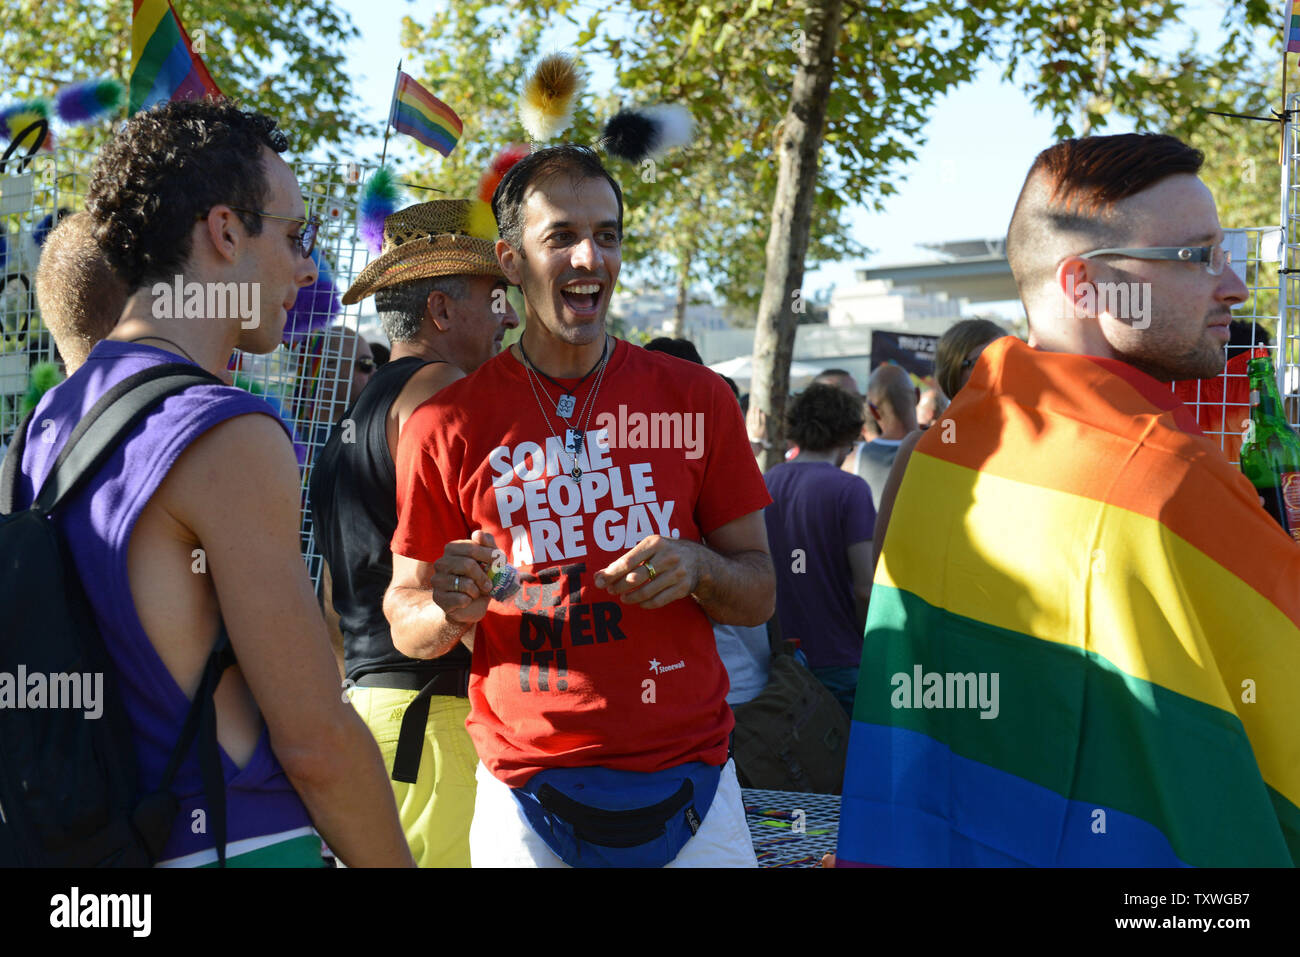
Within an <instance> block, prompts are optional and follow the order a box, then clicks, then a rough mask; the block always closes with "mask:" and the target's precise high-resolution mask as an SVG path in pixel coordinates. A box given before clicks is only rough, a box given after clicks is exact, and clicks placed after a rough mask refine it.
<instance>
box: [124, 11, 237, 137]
mask: <svg viewBox="0 0 1300 957" xmlns="http://www.w3.org/2000/svg"><path fill="white" fill-rule="evenodd" d="M209 95H211V96H220V95H221V91H220V90H219V89H217V84H216V83H215V82H213V79H212V75H211V74H210V73H208V68H207V67H206V66H204V65H203V61H202V60H201V59H199V57H198V55H197V54H196V53H195V52H194V48H193V45H192V44H191V43H190V37H189V34H188V33H186V32H185V27H184V26H183V25H182V24H181V18H180V17H179V16H177V15H176V10H175V8H174V7H173V6H172V5H171V0H134V5H133V7H132V14H131V100H130V105H129V107H128V108H127V112H128V114H130V113H135V112H136V111H137V110H147V109H149V108H150V107H152V106H157V105H158V104H159V103H166V102H168V101H169V100H187V99H191V98H196V99H197V98H202V97H204V96H209Z"/></svg>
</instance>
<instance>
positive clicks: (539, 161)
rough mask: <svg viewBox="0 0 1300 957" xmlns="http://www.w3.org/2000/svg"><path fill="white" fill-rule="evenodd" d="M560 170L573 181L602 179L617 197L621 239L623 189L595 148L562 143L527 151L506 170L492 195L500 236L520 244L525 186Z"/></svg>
mask: <svg viewBox="0 0 1300 957" xmlns="http://www.w3.org/2000/svg"><path fill="white" fill-rule="evenodd" d="M560 173H568V174H569V176H570V178H571V180H572V181H573V182H575V183H578V182H581V181H582V180H584V179H604V180H605V182H607V183H609V185H610V187H611V188H612V189H613V190H614V198H615V199H617V200H618V235H619V238H620V239H622V238H623V190H621V189H620V188H619V185H618V182H617V181H616V180H615V179H614V177H613V176H610V175H609V170H607V169H605V165H604V164H603V163H602V162H601V161H600V157H599V156H598V155H597V154H596V151H595V150H593V149H592V148H591V147H589V146H574V145H572V144H570V143H565V144H563V145H560V146H550V147H547V148H546V149H544V150H538V151H537V152H536V153H530V154H529V155H527V156H525V157H524V158H523V159H521V160H520V161H519V162H518V163H516V164H515V165H514V166H512V167H510V169H509V170H508V171H507V172H506V175H505V176H503V177H502V178H501V182H500V183H498V184H497V188H496V192H495V193H493V194H492V215H494V216H495V217H496V219H497V231H498V232H499V233H500V234H501V238H502V239H504V240H505V241H506V242H508V243H509V244H510V245H511V246H513V247H514V248H515V249H521V248H522V247H523V238H524V212H523V209H524V198H525V197H526V196H527V194H528V188H529V187H530V186H532V185H533V184H534V183H540V182H543V181H545V180H547V179H550V178H551V177H553V176H556V175H558V174H560Z"/></svg>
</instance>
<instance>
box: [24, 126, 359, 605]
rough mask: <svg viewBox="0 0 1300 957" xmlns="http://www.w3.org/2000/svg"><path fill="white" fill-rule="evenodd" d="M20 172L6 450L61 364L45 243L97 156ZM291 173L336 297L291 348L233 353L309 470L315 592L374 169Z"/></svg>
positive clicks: (313, 312)
mask: <svg viewBox="0 0 1300 957" xmlns="http://www.w3.org/2000/svg"><path fill="white" fill-rule="evenodd" d="M22 165H23V168H22V169H21V170H20V169H19V168H18V167H19V161H18V160H11V161H10V162H9V164H8V169H6V170H3V171H0V448H3V447H5V446H7V445H8V443H9V441H10V440H11V437H12V435H13V432H14V430H15V429H16V428H17V427H18V423H19V421H20V420H21V418H22V416H23V409H22V405H23V398H24V395H25V394H26V393H27V391H28V387H29V384H30V379H31V370H32V368H33V367H34V366H35V365H36V364H37V363H41V362H54V361H56V359H57V355H56V352H55V348H54V341H53V338H52V336H51V335H50V333H49V331H48V329H46V327H45V325H44V323H43V322H42V321H41V316H40V310H39V308H38V306H37V302H36V295H35V276H36V269H37V266H38V263H39V261H40V251H41V243H42V242H43V240H44V234H45V233H46V232H48V230H49V228H50V227H51V226H52V225H53V224H54V223H55V222H56V221H57V219H56V217H58V216H60V215H65V214H66V213H67V212H75V211H78V210H80V209H82V208H83V206H84V201H85V195H86V192H87V189H88V187H89V185H90V174H91V171H92V168H93V165H94V155H93V154H90V153H85V152H81V151H76V150H70V149H64V148H56V149H55V150H54V151H52V152H46V153H38V154H37V155H35V156H33V157H32V158H31V159H30V161H29V162H28V163H24V164H22ZM294 169H295V172H296V173H297V175H298V180H299V183H300V185H301V187H302V192H303V196H304V198H305V199H306V200H307V203H308V211H309V213H311V214H316V215H319V216H320V218H321V221H322V225H321V230H320V233H319V234H318V236H317V240H316V252H315V253H314V255H315V256H316V257H317V260H318V266H320V267H322V270H324V269H328V271H329V273H330V275H331V277H332V284H333V285H332V290H331V288H329V287H326V286H325V285H323V284H320V283H321V281H320V280H318V284H320V285H318V288H317V295H314V296H310V297H309V296H300V298H299V301H298V308H296V309H295V310H294V313H295V321H294V324H293V325H294V328H297V329H305V328H312V329H314V331H312V332H311V333H310V334H307V333H306V332H305V331H304V332H303V333H302V334H291V333H290V331H289V330H286V342H285V343H284V344H282V345H280V346H279V347H278V348H277V349H276V350H275V351H274V352H272V353H270V354H268V355H253V354H251V353H241V352H239V351H236V352H235V354H234V356H233V357H232V364H231V368H232V370H233V374H234V378H235V384H236V385H238V386H240V387H241V388H244V389H246V390H248V391H250V392H253V393H255V394H258V395H261V396H263V397H265V398H266V399H267V400H268V402H269V403H270V404H271V405H272V406H273V408H275V410H276V411H277V412H278V413H279V414H280V416H281V418H282V419H284V421H285V422H286V424H287V425H288V426H289V427H290V428H291V429H292V431H293V434H294V444H295V448H296V452H297V456H298V461H299V464H300V466H301V467H302V468H301V471H302V489H303V495H302V515H301V525H300V529H301V534H302V549H303V557H304V559H305V561H306V563H307V569H308V573H309V574H310V575H311V578H312V581H313V583H314V584H315V583H318V582H319V578H320V573H321V558H320V555H319V554H318V553H317V551H316V548H315V544H314V541H313V537H312V529H311V514H310V511H309V510H308V507H307V496H306V490H307V487H308V483H309V482H310V481H311V470H312V465H313V462H314V460H315V456H316V453H317V452H318V451H319V450H320V448H321V447H322V446H323V445H324V443H325V441H326V439H327V438H328V436H329V432H330V429H331V427H332V426H333V424H334V423H335V422H337V421H338V420H339V419H340V418H342V416H343V412H344V411H345V410H346V409H347V407H348V406H349V404H350V403H351V400H352V395H351V385H352V368H353V362H354V358H355V352H356V339H357V334H358V324H359V319H360V306H359V305H353V306H342V304H341V302H339V301H338V297H339V296H341V295H342V293H343V291H344V290H346V289H347V287H348V286H349V285H351V284H352V281H353V280H354V279H355V278H356V275H357V273H359V272H360V271H361V269H362V267H363V266H364V265H365V264H366V261H367V259H368V255H369V254H368V251H367V250H366V248H365V246H364V245H363V244H362V243H361V241H360V239H359V237H358V235H357V202H358V200H359V197H360V192H361V189H362V187H363V186H364V183H365V181H366V179H367V177H368V176H370V175H372V174H373V172H374V170H375V169H376V167H373V166H359V165H357V164H353V163H344V164H333V163H299V164H296V165H295V167H294ZM317 326H321V327H322V328H319V329H316V328H315V327H317Z"/></svg>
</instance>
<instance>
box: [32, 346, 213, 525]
mask: <svg viewBox="0 0 1300 957" xmlns="http://www.w3.org/2000/svg"><path fill="white" fill-rule="evenodd" d="M193 385H225V383H224V382H222V381H221V380H220V379H218V378H217V377H216V376H214V375H213V374H212V373H211V372H207V371H205V370H204V369H200V368H198V367H197V366H193V365H190V364H188V363H184V362H167V363H163V364H162V365H156V366H150V367H149V368H148V369H144V370H143V371H141V372H137V373H135V374H134V375H130V376H127V377H126V378H125V379H123V380H122V381H121V382H119V383H117V385H115V386H113V387H112V388H111V389H109V390H108V391H107V392H106V393H104V395H103V396H101V397H100V399H99V401H98V402H96V403H95V404H94V405H93V406H91V408H90V410H89V411H88V412H87V413H86V414H85V415H83V416H82V417H81V421H80V422H78V423H77V427H76V428H75V429H73V431H72V435H71V436H70V437H69V438H68V441H67V442H66V443H65V444H64V446H63V448H62V450H61V451H60V452H59V457H58V458H57V459H55V460H54V466H53V468H51V469H50V474H49V476H48V477H47V478H46V479H45V483H44V484H43V485H42V486H41V489H40V492H39V493H38V494H37V496H36V501H35V503H34V504H33V507H34V508H35V509H36V510H37V511H39V512H42V513H49V512H51V511H53V510H54V509H55V508H57V507H58V506H59V504H60V503H61V502H63V501H65V500H66V499H67V498H68V497H69V496H71V495H73V494H75V493H76V491H77V490H78V489H79V488H81V486H82V485H84V484H85V483H86V482H87V481H89V480H90V478H91V477H92V476H94V475H95V473H96V472H98V471H99V469H100V467H101V466H102V465H103V464H104V462H105V461H106V460H107V459H108V457H109V456H110V455H111V454H112V453H113V451H114V449H116V448H117V446H118V445H119V444H121V442H122V441H123V440H124V439H125V438H126V436H127V435H129V434H130V433H131V431H132V430H133V429H134V428H135V427H136V426H137V425H139V424H140V421H141V420H142V419H144V417H145V416H146V415H148V414H149V413H150V412H151V411H153V409H154V407H155V406H156V405H158V404H159V403H160V402H162V401H163V400H164V399H166V398H168V397H169V396H173V395H176V394H177V393H178V392H183V391H185V390H186V389H188V388H189V387H190V386H193Z"/></svg>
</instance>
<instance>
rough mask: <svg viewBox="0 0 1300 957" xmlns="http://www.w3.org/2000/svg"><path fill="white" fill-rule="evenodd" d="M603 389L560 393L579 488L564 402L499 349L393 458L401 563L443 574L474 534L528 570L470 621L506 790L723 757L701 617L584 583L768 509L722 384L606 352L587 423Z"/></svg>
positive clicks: (728, 724)
mask: <svg viewBox="0 0 1300 957" xmlns="http://www.w3.org/2000/svg"><path fill="white" fill-rule="evenodd" d="M598 376H599V372H597V373H595V374H593V375H591V376H590V377H589V378H588V379H587V380H586V382H584V383H582V385H581V386H577V382H578V380H576V379H570V380H558V381H560V382H562V383H563V384H564V385H565V386H566V387H567V388H575V387H576V388H577V393H576V397H577V409H576V410H575V412H574V414H573V415H571V416H570V417H569V421H570V422H571V423H573V426H574V428H575V429H585V438H584V441H583V443H582V449H581V451H580V452H579V453H578V457H577V465H578V467H579V468H580V469H581V470H582V474H581V477H580V478H579V479H578V480H576V481H575V479H574V478H573V476H572V474H571V471H572V468H573V464H574V463H573V459H572V458H571V456H570V455H569V454H568V453H567V452H566V451H565V443H566V441H568V436H567V435H566V432H565V425H564V422H563V420H561V419H559V418H557V417H556V415H555V406H556V402H557V400H558V398H559V391H558V390H557V389H556V388H555V386H553V385H551V384H550V383H549V382H546V380H544V379H541V378H540V377H537V378H534V379H533V382H532V384H531V385H530V382H529V376H528V374H527V372H526V370H525V367H524V366H523V365H522V364H521V363H520V362H519V361H518V360H517V359H515V358H514V357H513V356H512V355H510V354H509V352H508V351H506V352H503V353H501V354H500V355H498V356H496V357H495V358H494V359H492V360H490V361H489V362H487V363H485V364H484V365H483V366H482V367H481V368H480V369H479V370H478V371H476V372H475V373H474V374H473V375H471V376H469V377H467V378H465V379H462V380H460V381H458V382H455V383H453V384H452V385H450V386H447V387H446V388H444V389H442V390H441V391H439V392H438V393H437V394H436V395H434V396H433V398H431V399H430V400H429V401H428V402H426V403H425V404H424V405H422V406H420V408H419V409H418V410H416V412H415V413H414V414H413V415H412V416H411V418H410V420H409V421H408V422H407V424H406V426H405V427H404V428H403V429H402V437H401V441H400V443H399V446H398V454H397V509H398V524H397V531H396V533H395V534H394V535H393V541H392V549H393V552H394V553H396V554H399V555H404V556H406V557H408V558H412V559H416V560H418V561H422V562H434V561H436V560H437V559H438V558H440V557H441V556H442V553H443V550H444V548H445V547H446V544H447V542H450V541H452V540H455V539H467V538H469V536H470V533H471V532H472V531H473V530H475V529H482V530H483V531H486V532H490V533H491V534H492V536H493V538H494V539H495V541H496V543H497V545H498V547H499V548H501V549H502V550H503V551H504V552H505V555H506V559H507V560H508V561H509V562H510V564H512V565H514V567H515V568H516V569H518V571H519V578H520V581H521V582H522V587H521V588H520V590H519V591H518V592H517V593H516V594H515V596H514V597H513V598H512V599H510V600H509V601H508V602H506V603H504V604H503V603H500V602H497V601H493V602H491V603H490V604H489V606H488V612H487V615H486V616H485V617H484V618H483V620H482V621H481V622H479V624H478V629H477V631H476V633H475V637H474V660H473V669H472V673H471V677H470V685H469V700H470V715H469V720H468V721H467V727H468V729H469V733H470V737H471V738H472V739H473V741H474V746H475V748H476V749H477V751H478V755H479V758H480V760H482V762H483V764H484V765H485V766H486V767H487V769H488V770H489V771H490V772H492V774H494V775H496V777H497V778H499V779H500V780H502V781H504V782H505V783H506V784H509V785H511V786H512V787H518V786H521V785H523V784H525V783H526V782H527V781H528V779H529V778H530V777H531V776H532V775H533V774H534V773H536V772H537V771H539V770H542V769H544V768H557V767H586V766H600V767H606V768H614V769H617V770H628V771H643V772H650V771H658V770H662V769H664V768H670V767H675V766H676V765H679V764H682V763H684V762H687V761H703V762H706V763H708V764H713V765H721V764H723V763H724V762H725V761H726V759H727V738H728V735H729V734H730V732H731V728H732V725H733V719H732V715H731V709H730V708H728V707H727V703H726V694H727V688H728V683H727V674H726V670H725V669H724V668H723V665H722V662H721V660H720V659H719V658H718V652H717V646H716V644H715V642H714V637H713V628H712V625H711V623H710V621H709V619H708V617H707V616H706V615H705V614H704V612H703V610H702V609H701V608H700V607H699V605H698V604H697V603H696V602H695V601H693V600H692V599H691V598H689V597H686V598H682V599H680V600H678V601H675V602H673V603H672V604H671V605H669V606H667V607H665V608H661V609H657V610H653V611H647V610H646V609H644V608H642V607H641V606H639V605H635V604H625V603H623V602H621V601H619V600H618V598H616V597H614V596H613V595H610V594H609V593H608V592H607V591H605V590H604V589H600V588H597V587H596V586H595V584H594V579H595V575H596V572H598V571H600V570H601V569H603V568H605V567H606V566H608V565H609V564H610V563H612V562H613V561H615V560H616V559H617V558H618V557H619V556H621V555H623V554H624V553H625V552H626V551H628V550H629V549H631V548H632V547H633V546H635V545H636V544H637V543H638V542H639V541H641V540H642V539H643V538H646V537H648V536H650V535H663V536H665V537H671V538H677V537H681V538H685V539H689V540H690V541H696V542H698V541H701V539H707V538H708V536H709V535H710V534H711V533H712V532H714V531H716V530H717V529H718V528H721V527H722V526H724V525H726V524H728V523H729V522H732V521H734V520H736V519H738V518H741V517H743V516H745V515H748V514H750V513H751V512H756V511H759V510H761V509H763V508H764V507H765V506H767V505H768V504H769V503H770V502H771V498H770V497H769V496H768V494H767V488H766V486H765V485H764V483H763V476H762V474H761V473H760V472H759V470H758V465H757V463H756V462H755V460H754V455H753V453H752V452H751V451H750V447H749V440H748V436H747V434H746V431H745V424H744V420H743V419H742V417H741V412H740V406H739V405H738V404H737V402H736V399H735V396H733V395H732V393H731V390H730V389H729V388H728V387H727V385H726V383H724V382H723V381H722V378H721V377H720V376H718V374H717V373H715V372H713V371H712V370H710V369H707V368H705V367H703V366H699V365H695V364H693V363H690V362H687V361H685V360H682V359H677V358H675V357H673V356H669V355H665V354H663V353H658V352H647V351H646V350H644V349H641V348H639V347H636V346H633V345H630V344H629V343H627V342H623V341H618V340H614V346H613V351H612V353H611V355H610V357H609V361H608V364H607V367H606V369H605V372H604V376H603V378H602V379H601V381H600V387H599V391H598V393H597V394H596V397H595V399H594V400H593V401H592V405H591V408H590V413H591V414H590V418H587V417H586V415H585V414H583V403H584V402H586V400H587V398H588V395H589V393H590V392H591V390H592V389H594V388H595V387H596V381H597V378H598ZM534 389H536V396H535V395H534ZM538 399H540V406H539V401H538ZM543 408H545V410H546V412H545V414H544V413H543ZM579 416H581V419H580V418H579Z"/></svg>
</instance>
